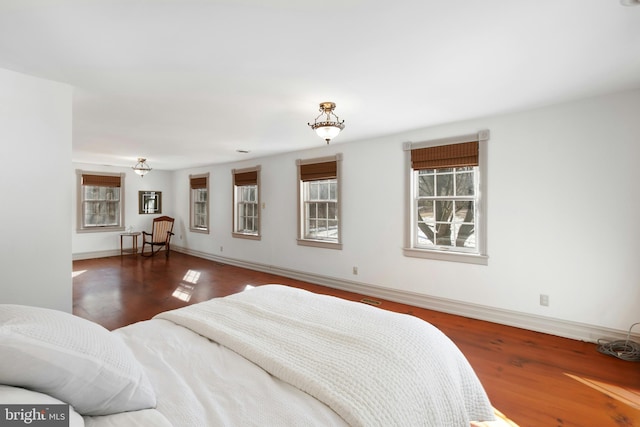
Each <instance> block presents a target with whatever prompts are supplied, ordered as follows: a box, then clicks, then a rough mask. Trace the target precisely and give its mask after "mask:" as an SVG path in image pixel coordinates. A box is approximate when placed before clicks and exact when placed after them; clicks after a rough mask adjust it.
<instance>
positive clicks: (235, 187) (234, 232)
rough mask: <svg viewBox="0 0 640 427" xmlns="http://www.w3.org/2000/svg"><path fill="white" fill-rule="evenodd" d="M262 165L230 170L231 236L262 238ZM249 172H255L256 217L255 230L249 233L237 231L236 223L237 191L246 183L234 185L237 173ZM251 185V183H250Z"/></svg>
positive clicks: (251, 238)
mask: <svg viewBox="0 0 640 427" xmlns="http://www.w3.org/2000/svg"><path fill="white" fill-rule="evenodd" d="M261 169H262V167H261V166H260V165H258V166H253V167H249V168H243V169H232V170H231V185H232V191H231V193H232V194H231V198H232V216H231V220H232V224H231V227H232V228H231V235H232V236H233V237H237V238H240V239H249V240H261V239H262V234H261V218H262V215H261V213H260V210H261V208H262V197H261V185H260V171H261ZM251 172H256V184H255V186H256V203H255V209H256V210H255V212H256V217H255V221H256V232H255V233H249V232H242V231H238V224H239V218H238V215H239V213H240V212H239V209H238V207H239V203H240V202H239V200H238V192H239V191H241V189H242V188H244V187H246V185H236V175H237V174H244V173H251ZM252 185H253V184H252Z"/></svg>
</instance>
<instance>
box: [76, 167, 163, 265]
mask: <svg viewBox="0 0 640 427" xmlns="http://www.w3.org/2000/svg"><path fill="white" fill-rule="evenodd" d="M134 164H135V161H133V162H132V164H131V166H133V165H134ZM77 170H82V171H87V172H109V173H125V174H126V175H125V179H124V209H125V212H124V225H125V227H129V226H132V227H133V229H134V230H135V231H142V230H144V231H147V232H151V223H152V221H153V218H156V217H159V216H162V215H167V216H171V217H173V216H174V206H175V201H174V200H175V199H174V196H175V195H174V191H173V173H172V172H169V171H161V170H157V169H153V170H152V171H151V172H149V173H148V174H146V175H145V176H144V177H141V176H140V175H137V174H136V173H135V172H134V171H133V169H131V168H123V167H115V166H105V165H92V164H85V163H73V169H72V170H71V173H70V174H68V175H67V181H66V183H67V188H69V190H70V192H71V198H72V206H73V211H72V214H71V217H70V218H71V224H70V225H71V229H72V230H73V231H72V252H73V259H83V258H97V257H100V256H112V255H116V254H120V233H122V231H110V232H91V233H86V232H84V233H78V232H77V228H78V227H77V217H78V209H77V206H78V204H77V198H78V192H77V175H76V171H77ZM138 191H161V192H162V213H161V214H153V215H151V214H139V213H138ZM123 245H124V246H125V248H130V247H131V239H130V238H127V239H125V241H124V242H123ZM141 247H142V236H139V237H138V248H139V249H141Z"/></svg>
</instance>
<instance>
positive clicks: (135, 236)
mask: <svg viewBox="0 0 640 427" xmlns="http://www.w3.org/2000/svg"><path fill="white" fill-rule="evenodd" d="M140 234H142V233H140V232H139V231H134V232H132V233H120V256H122V255H124V254H134V255H137V253H138V236H139V235H140ZM123 237H131V249H123V247H122V238H123Z"/></svg>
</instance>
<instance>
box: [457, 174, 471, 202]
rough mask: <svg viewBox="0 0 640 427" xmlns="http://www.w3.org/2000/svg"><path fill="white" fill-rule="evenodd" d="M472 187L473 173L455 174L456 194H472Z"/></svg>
mask: <svg viewBox="0 0 640 427" xmlns="http://www.w3.org/2000/svg"><path fill="white" fill-rule="evenodd" d="M473 189H474V186H473V173H470V172H465V173H458V174H456V193H457V195H458V196H472V195H473Z"/></svg>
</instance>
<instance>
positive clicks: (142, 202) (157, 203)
mask: <svg viewBox="0 0 640 427" xmlns="http://www.w3.org/2000/svg"><path fill="white" fill-rule="evenodd" d="M138 213H139V214H160V213H162V191H138Z"/></svg>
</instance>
